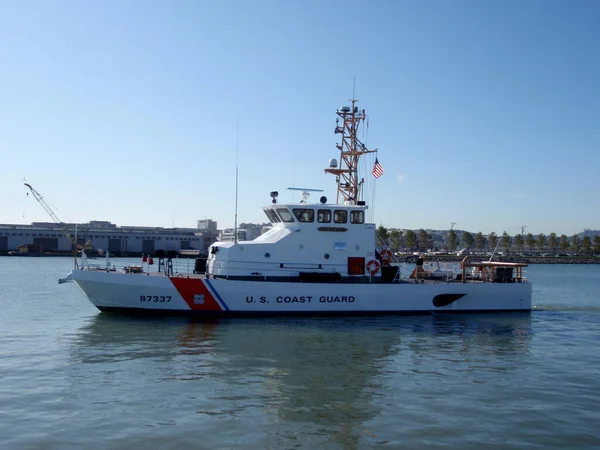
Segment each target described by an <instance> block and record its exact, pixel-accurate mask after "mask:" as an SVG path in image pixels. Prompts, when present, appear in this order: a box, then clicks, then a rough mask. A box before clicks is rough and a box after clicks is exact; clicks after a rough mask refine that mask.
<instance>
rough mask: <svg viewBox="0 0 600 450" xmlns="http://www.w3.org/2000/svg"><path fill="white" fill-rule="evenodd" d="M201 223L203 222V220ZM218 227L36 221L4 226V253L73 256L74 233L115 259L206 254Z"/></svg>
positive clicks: (0, 234)
mask: <svg viewBox="0 0 600 450" xmlns="http://www.w3.org/2000/svg"><path fill="white" fill-rule="evenodd" d="M199 222H200V221H199ZM210 222H211V223H212V224H214V228H215V229H213V227H212V225H211V227H209V228H206V229H198V228H179V227H178V228H163V227H142V226H117V225H115V224H113V223H111V222H108V221H100V220H92V221H90V222H88V223H83V224H64V223H63V224H58V223H53V222H33V223H32V224H30V225H13V224H0V254H1V253H9V252H17V251H20V252H21V253H23V252H24V250H23V249H27V250H28V251H30V252H33V253H58V254H60V253H70V252H71V251H72V249H73V243H72V241H71V239H69V238H68V237H67V234H70V235H71V236H72V237H73V238H74V237H75V236H77V242H78V243H79V244H82V245H86V244H87V248H89V249H90V251H99V252H102V251H107V250H108V251H109V252H110V254H111V255H115V256H127V255H130V256H133V255H137V254H142V253H146V254H153V253H154V252H155V251H156V250H165V251H169V250H175V251H177V252H180V251H182V250H198V251H200V252H204V251H206V250H207V249H208V247H209V246H210V245H211V244H212V243H213V242H215V241H216V240H217V230H216V222H214V221H210Z"/></svg>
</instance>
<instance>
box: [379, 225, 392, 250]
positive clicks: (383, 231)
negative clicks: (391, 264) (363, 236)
mask: <svg viewBox="0 0 600 450" xmlns="http://www.w3.org/2000/svg"><path fill="white" fill-rule="evenodd" d="M376 235H377V245H379V246H380V247H383V246H384V245H387V244H388V242H389V239H390V233H389V232H388V230H387V228H386V227H384V226H383V225H379V227H378V228H377V233H376Z"/></svg>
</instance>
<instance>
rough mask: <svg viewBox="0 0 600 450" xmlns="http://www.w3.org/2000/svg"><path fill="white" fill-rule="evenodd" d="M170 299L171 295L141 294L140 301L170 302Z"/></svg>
mask: <svg viewBox="0 0 600 450" xmlns="http://www.w3.org/2000/svg"><path fill="white" fill-rule="evenodd" d="M170 301H171V296H170V295H140V302H156V303H159V302H160V303H165V302H166V303H169V302H170Z"/></svg>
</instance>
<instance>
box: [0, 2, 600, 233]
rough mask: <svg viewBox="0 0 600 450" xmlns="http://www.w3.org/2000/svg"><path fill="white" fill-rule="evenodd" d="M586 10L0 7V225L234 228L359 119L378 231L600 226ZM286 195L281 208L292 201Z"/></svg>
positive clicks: (599, 74) (315, 184) (304, 181)
mask: <svg viewBox="0 0 600 450" xmlns="http://www.w3.org/2000/svg"><path fill="white" fill-rule="evenodd" d="M599 24H600V2H597V1H573V2H567V1H551V0H550V1H548V0H544V1H502V2H498V1H496V2H493V1H480V0H478V1H446V0H444V1H410V2H408V1H371V2H366V1H308V0H307V1H281V0H278V1H275V0H274V1H260V0H257V1H251V2H250V1H211V2H206V1H200V0H196V1H183V0H176V1H160V2H158V1H141V0H140V1H123V0H119V1H99V2H92V1H48V2H45V1H22V2H18V1H4V0H0V76H1V82H0V157H1V158H0V168H1V169H0V170H1V177H0V193H1V194H0V195H1V199H2V201H1V208H0V223H30V222H33V221H48V220H49V217H48V216H47V214H46V213H45V212H44V211H43V209H42V208H41V206H40V205H39V204H37V202H35V200H34V199H33V198H31V196H30V197H29V198H26V197H25V192H26V191H25V188H24V187H23V181H22V180H23V177H26V178H27V180H28V181H29V182H30V183H31V184H32V185H33V186H34V187H35V188H36V189H37V190H38V191H39V192H41V193H42V194H43V195H44V197H45V198H46V200H47V201H48V202H49V203H50V204H51V205H52V206H53V207H55V208H56V209H55V212H56V213H57V215H58V216H59V217H60V218H61V219H62V220H65V221H78V222H87V221H89V220H109V221H112V222H113V223H117V224H118V225H151V226H165V227H169V226H172V225H173V224H175V226H180V227H184V226H185V227H194V226H195V225H196V220H197V219H202V218H212V219H214V220H217V221H218V223H219V227H220V228H223V227H225V226H232V225H233V217H234V212H235V207H234V205H235V166H236V138H237V137H238V133H236V121H237V117H238V116H239V157H238V163H239V212H238V221H239V222H263V221H266V217H265V216H264V215H263V213H262V211H261V209H260V207H261V206H262V205H265V204H268V203H269V201H270V198H269V192H270V191H272V190H279V191H280V192H281V193H282V195H281V197H280V198H281V199H282V200H292V199H293V194H292V192H291V191H286V190H285V188H286V187H288V186H292V185H295V186H307V187H311V188H321V189H325V193H326V195H327V196H328V197H329V198H330V199H333V198H335V195H334V192H335V191H334V181H333V179H332V178H331V177H330V176H326V175H325V174H324V172H323V169H324V168H325V167H326V166H327V162H328V160H329V158H332V157H336V158H338V157H339V154H338V151H337V150H336V149H335V143H336V136H335V135H334V134H333V129H334V126H335V117H336V116H335V110H336V108H338V107H340V106H341V105H344V104H347V101H348V99H350V98H351V97H352V85H353V77H356V98H357V99H358V100H359V101H360V103H359V106H360V107H361V108H366V109H367V112H368V113H369V115H370V126H369V133H368V144H369V145H370V146H372V147H377V148H378V149H379V153H378V157H379V161H380V162H381V163H382V165H383V167H384V169H385V174H384V175H383V177H381V178H380V179H379V180H378V181H377V183H376V184H373V185H374V186H376V201H375V203H374V204H372V205H371V208H372V209H371V211H373V212H374V220H375V222H376V223H377V224H378V225H379V224H383V225H385V226H388V227H401V228H421V227H422V228H433V229H447V228H449V227H450V224H451V223H452V222H456V225H455V228H457V229H465V230H469V231H473V232H477V231H482V232H484V233H489V232H491V231H495V232H496V233H502V231H504V230H506V231H508V232H509V233H510V234H515V233H517V232H520V230H521V226H522V225H527V232H532V233H550V232H556V233H559V234H561V233H565V234H568V235H571V234H573V233H577V232H580V231H582V230H583V229H584V228H591V229H600V208H599V207H598V199H599V194H600V176H599V172H600V170H599V169H600V26H599ZM296 195H297V194H296Z"/></svg>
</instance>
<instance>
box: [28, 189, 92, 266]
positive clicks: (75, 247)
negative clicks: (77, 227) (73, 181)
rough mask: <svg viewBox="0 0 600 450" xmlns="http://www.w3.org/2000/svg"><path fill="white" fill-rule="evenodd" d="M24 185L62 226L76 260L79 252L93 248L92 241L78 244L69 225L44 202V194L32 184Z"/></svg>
mask: <svg viewBox="0 0 600 450" xmlns="http://www.w3.org/2000/svg"><path fill="white" fill-rule="evenodd" d="M23 184H25V186H27V187H28V188H29V190H30V191H31V194H32V195H33V197H34V198H35V199H36V200H37V201H38V203H39V204H40V205H42V208H44V210H45V211H46V212H47V213H48V215H49V216H50V217H51V218H52V220H53V221H54V222H55V223H57V224H58V225H60V226H61V228H62V232H63V234H64V235H65V236H66V237H67V238H68V239H69V240H70V241H71V243H72V244H73V252H74V253H75V259H76V260H77V252H78V251H79V250H84V249H90V248H92V247H91V246H90V245H89V243H90V241H88V242H86V243H85V244H83V245H82V244H80V243H78V242H77V239H76V238H75V237H74V236H73V235H72V234H71V232H70V231H69V227H68V224H66V223H65V222H63V221H62V220H60V219H59V218H58V217H57V216H56V214H55V213H54V211H52V208H50V206H49V205H48V203H46V201H45V200H44V197H43V196H42V194H40V193H39V192H38V191H36V190H35V189H34V188H33V186H32V185H31V184H29V183H23Z"/></svg>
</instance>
